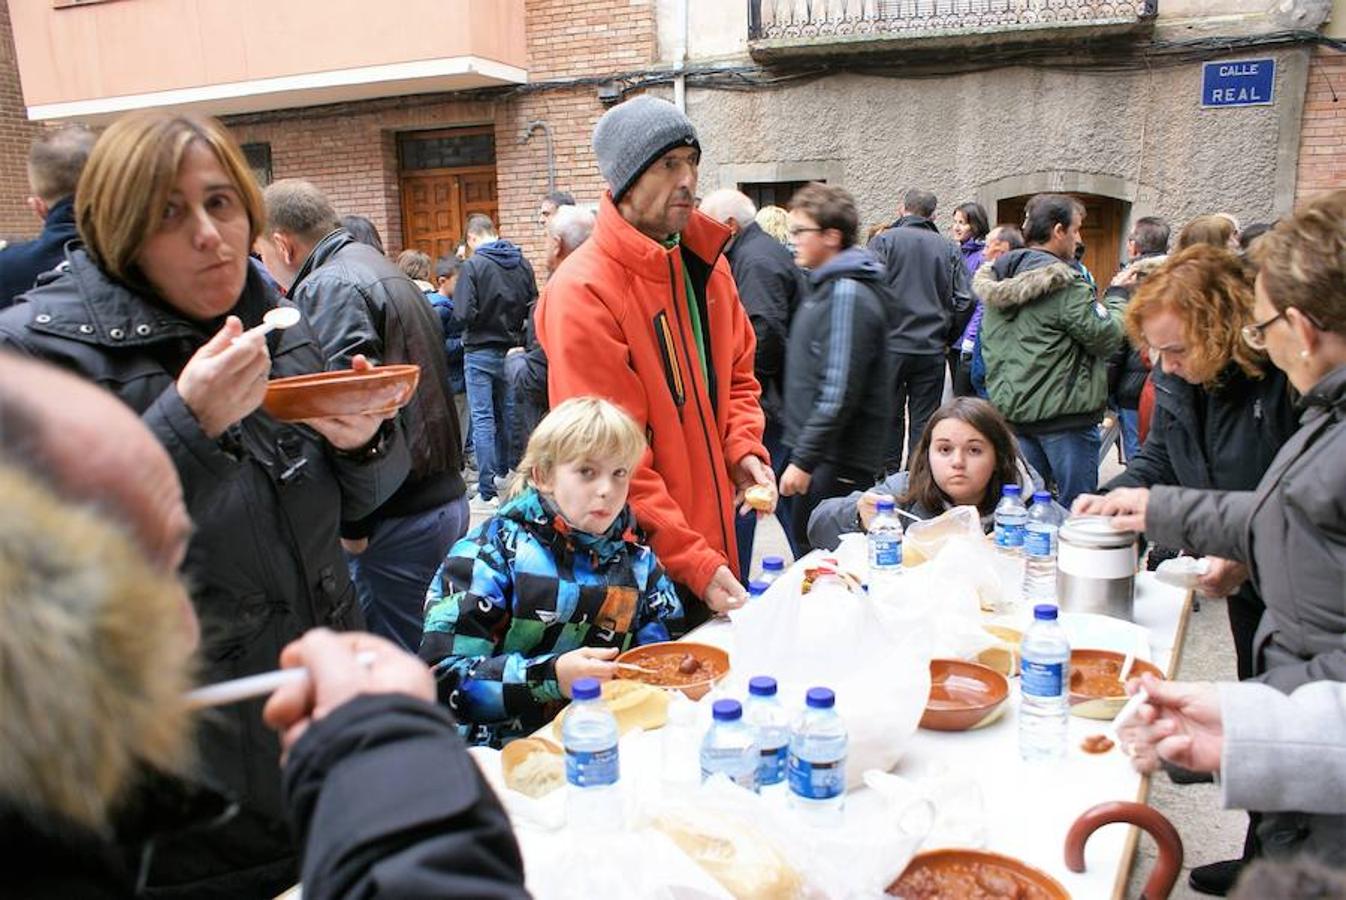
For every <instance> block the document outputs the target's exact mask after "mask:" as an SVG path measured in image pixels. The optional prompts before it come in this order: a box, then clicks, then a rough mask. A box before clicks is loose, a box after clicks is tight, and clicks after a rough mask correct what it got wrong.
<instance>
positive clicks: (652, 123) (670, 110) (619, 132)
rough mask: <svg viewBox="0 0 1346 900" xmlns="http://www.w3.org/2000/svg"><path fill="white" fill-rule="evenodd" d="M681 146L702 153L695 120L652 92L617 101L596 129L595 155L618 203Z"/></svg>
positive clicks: (600, 120)
mask: <svg viewBox="0 0 1346 900" xmlns="http://www.w3.org/2000/svg"><path fill="white" fill-rule="evenodd" d="M678 147H695V148H696V152H697V153H698V154H699V153H700V152H701V142H700V141H698V140H697V139H696V129H695V128H693V127H692V123H691V120H690V119H688V118H687V117H686V116H685V115H683V114H682V113H681V112H679V111H678V108H677V107H676V106H674V105H673V104H672V103H669V102H668V101H667V100H660V99H659V98H658V97H651V96H649V95H648V94H642V95H641V96H639V97H636V98H634V99H631V100H627V101H626V102H625V103H619V104H617V105H616V106H614V107H613V108H612V109H610V110H608V111H607V112H605V113H604V114H603V118H601V119H599V120H598V125H597V126H596V127H595V128H594V155H595V156H597V157H598V168H599V171H601V172H602V173H603V178H604V179H605V180H606V181H607V183H608V187H609V188H611V190H612V200H613V202H614V203H615V202H617V201H619V200H621V199H622V196H623V195H624V194H625V193H626V192H627V191H629V190H630V189H631V185H633V184H635V183H636V180H637V179H639V178H640V176H641V175H643V174H645V170H646V169H648V168H649V167H650V166H652V165H654V163H655V161H656V160H658V159H659V157H661V156H663V155H664V154H665V153H667V152H668V151H670V150H674V149H676V148H678Z"/></svg>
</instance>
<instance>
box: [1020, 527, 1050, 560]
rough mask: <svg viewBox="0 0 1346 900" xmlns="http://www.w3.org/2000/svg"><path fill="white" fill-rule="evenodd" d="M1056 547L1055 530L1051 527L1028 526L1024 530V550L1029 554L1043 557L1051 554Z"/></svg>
mask: <svg viewBox="0 0 1346 900" xmlns="http://www.w3.org/2000/svg"><path fill="white" fill-rule="evenodd" d="M1055 549H1056V530H1055V529H1053V528H1032V527H1030V528H1028V529H1027V530H1026V531H1025V532H1024V552H1025V553H1027V554H1028V555H1029V556H1041V557H1043V558H1046V557H1049V556H1051V555H1052V551H1053V550H1055Z"/></svg>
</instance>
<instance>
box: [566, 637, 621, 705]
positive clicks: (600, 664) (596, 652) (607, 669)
mask: <svg viewBox="0 0 1346 900" xmlns="http://www.w3.org/2000/svg"><path fill="white" fill-rule="evenodd" d="M616 658H617V648H616V647H581V648H579V649H578V650H571V651H570V652H569V653H562V654H561V655H560V656H558V657H557V658H556V682H557V683H558V684H559V685H560V686H561V693H562V694H564V695H565V696H567V697H569V696H570V686H571V685H572V684H574V683H575V680H576V679H578V678H597V679H598V680H599V681H611V680H612V679H613V678H615V677H617V664H616V663H614V662H612V660H614V659H616Z"/></svg>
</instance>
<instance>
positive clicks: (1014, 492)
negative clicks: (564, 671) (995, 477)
mask: <svg viewBox="0 0 1346 900" xmlns="http://www.w3.org/2000/svg"><path fill="white" fill-rule="evenodd" d="M1022 493H1023V489H1022V488H1020V487H1019V486H1018V485H1017V484H1007V485H1005V486H1004V487H1002V488H1001V489H1000V496H1002V497H1017V496H1019V495H1020V494H1022Z"/></svg>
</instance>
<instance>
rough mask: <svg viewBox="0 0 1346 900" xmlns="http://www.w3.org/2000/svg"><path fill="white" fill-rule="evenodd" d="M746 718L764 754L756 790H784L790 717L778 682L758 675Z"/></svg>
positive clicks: (751, 687)
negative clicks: (755, 730)
mask: <svg viewBox="0 0 1346 900" xmlns="http://www.w3.org/2000/svg"><path fill="white" fill-rule="evenodd" d="M743 715H744V717H745V718H746V719H747V720H748V724H749V725H751V726H752V727H753V728H755V729H757V748H758V751H759V752H760V753H761V756H760V758H759V759H758V763H757V786H758V787H759V788H761V789H764V790H765V789H767V788H770V787H773V786H780V787H783V786H784V784H785V765H786V757H787V756H788V755H789V752H790V717H789V716H788V715H787V714H786V712H785V707H784V706H781V702H780V698H779V697H777V696H776V679H774V678H771V677H769V676H766V675H758V676H756V677H755V678H753V679H751V680H750V681H749V682H748V702H747V704H746V706H745V708H744V710H743Z"/></svg>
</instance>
